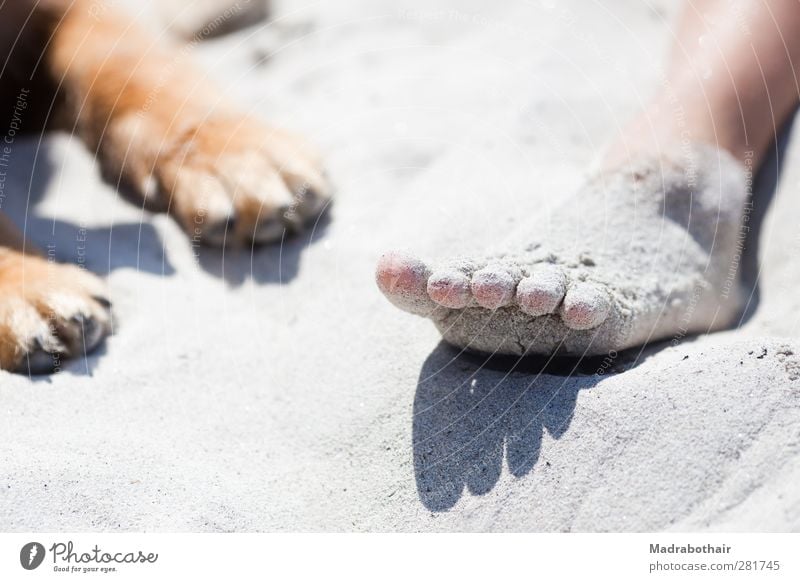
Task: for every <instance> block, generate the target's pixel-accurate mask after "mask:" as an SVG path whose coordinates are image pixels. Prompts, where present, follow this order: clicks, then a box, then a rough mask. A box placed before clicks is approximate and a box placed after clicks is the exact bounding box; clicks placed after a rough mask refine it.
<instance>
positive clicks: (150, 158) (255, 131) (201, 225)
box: [0, 0, 328, 369]
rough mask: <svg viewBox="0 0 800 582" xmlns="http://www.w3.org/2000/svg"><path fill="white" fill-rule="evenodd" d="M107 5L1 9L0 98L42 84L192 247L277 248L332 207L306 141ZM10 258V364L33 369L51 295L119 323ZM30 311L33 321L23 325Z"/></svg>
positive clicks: (3, 297) (6, 309)
mask: <svg viewBox="0 0 800 582" xmlns="http://www.w3.org/2000/svg"><path fill="white" fill-rule="evenodd" d="M95 3H96V2H95V0H75V1H71V0H45V1H44V2H39V3H38V4H37V3H36V2H35V1H34V0H10V2H6V3H4V4H2V5H0V51H2V55H9V56H10V59H9V61H10V62H11V63H12V65H13V67H12V69H9V70H8V71H7V72H6V73H5V74H4V76H3V79H2V80H3V81H6V80H8V79H11V80H13V82H12V83H10V84H9V85H8V86H6V83H4V84H3V85H0V94H2V95H4V96H5V97H6V98H9V95H14V94H15V93H14V91H15V90H16V89H17V87H18V86H21V85H24V84H27V83H29V82H30V83H35V84H36V91H35V93H36V95H37V96H38V99H39V100H40V101H42V103H41V105H42V109H45V111H46V113H47V114H46V115H45V116H43V119H44V121H47V122H48V123H49V124H50V125H53V124H55V123H58V124H59V125H60V126H62V127H65V128H66V129H67V130H68V131H73V132H75V133H76V134H78V135H79V136H80V137H81V138H82V139H83V140H84V142H85V143H86V145H87V146H88V147H89V148H90V149H91V150H92V151H94V152H96V155H97V156H98V159H99V161H100V165H101V167H102V170H103V173H104V175H105V177H106V179H108V180H109V181H111V182H112V183H115V184H118V185H120V186H121V187H122V188H125V189H127V190H130V191H131V192H132V193H133V194H134V195H136V196H139V197H141V199H142V200H143V201H144V202H146V203H147V204H148V206H149V207H150V208H152V209H155V210H162V211H169V212H170V213H172V214H173V215H174V216H175V218H176V219H177V221H178V222H179V223H180V224H181V226H182V227H183V228H184V230H185V231H186V232H187V234H188V235H189V236H190V237H192V238H193V239H194V240H197V241H202V242H204V243H208V244H214V245H219V244H223V243H224V244H230V243H233V244H240V243H246V242H250V241H254V242H270V241H272V240H276V239H278V238H280V237H281V235H282V234H283V232H284V229H290V230H295V229H298V228H300V227H301V226H302V224H303V223H304V222H305V221H308V220H310V219H311V218H313V217H315V216H316V215H317V214H318V213H319V212H320V211H321V209H322V208H323V207H324V205H325V204H326V202H327V199H328V186H327V184H326V182H325V179H324V177H323V172H322V169H321V166H320V160H319V156H318V155H317V154H316V153H314V151H313V150H312V149H311V148H310V147H309V146H308V145H307V144H306V143H305V142H304V141H303V140H302V139H300V138H299V137H296V136H294V135H292V134H290V133H288V132H285V131H283V130H278V129H276V128H273V127H271V126H269V125H267V124H266V123H264V122H263V121H261V120H259V119H254V118H252V117H248V116H245V115H243V114H241V113H239V112H238V111H237V109H236V107H235V106H234V105H232V104H230V103H229V102H228V100H227V99H226V98H225V97H224V96H223V95H221V93H220V92H219V90H217V89H216V88H215V87H214V86H213V84H212V83H210V82H208V81H207V80H206V79H205V78H204V75H203V74H202V73H201V72H199V71H197V70H196V69H195V68H194V67H193V66H192V65H191V63H190V62H188V60H189V59H188V57H187V55H186V51H182V50H179V48H178V47H177V46H167V45H160V44H158V43H156V41H155V40H154V39H153V38H152V37H151V36H150V35H149V34H148V32H147V31H145V30H143V29H140V28H139V27H138V26H136V25H135V24H134V23H133V22H132V21H131V20H129V19H128V18H127V17H126V16H125V15H124V14H122V13H120V12H116V11H115V10H114V9H113V6H112V7H110V8H107V9H106V8H104V9H103V10H102V11H98V10H96V9H95V8H96V6H95ZM25 22H28V24H27V25H25V26H23V23H25ZM20 31H23V34H21V35H19V36H20V39H19V40H18V39H17V35H18V33H19V32H20ZM2 55H0V56H2ZM40 55H43V58H42V59H41V61H39V59H38V57H39V56H40ZM34 57H35V58H34ZM37 64H38V66H37ZM31 77H32V78H33V81H28V79H30V78H31ZM57 87H58V90H56V88H57ZM43 96H44V98H42V97H43ZM3 103H4V101H3V100H2V99H0V107H3ZM53 104H54V105H55V106H56V107H55V113H56V114H54V113H53V112H52V111H51V109H52V108H51V107H50V105H53ZM7 111H8V107H5V108H4V111H3V112H4V113H5V112H7ZM37 127H38V126H37ZM0 227H2V223H0ZM9 237H11V238H13V235H10V234H9V235H5V236H4V235H2V234H0V244H2V242H3V241H4V240H5V239H8V238H9ZM0 253H2V256H3V259H2V262H0V346H2V347H0V367H1V368H4V369H15V368H16V367H18V366H20V365H21V364H20V363H21V362H22V360H23V359H24V356H25V353H26V350H30V349H32V348H31V346H32V345H33V340H32V339H31V337H33V335H35V333H38V331H37V330H40V328H41V326H40V322H39V321H38V320H37V319H36V318H35V317H33V315H32V314H33V313H38V314H39V315H40V316H41V315H42V313H43V311H48V310H50V311H52V309H51V308H52V305H50V303H49V301H50V299H48V298H52V297H54V296H55V297H59V293H61V292H62V291H63V292H64V293H66V294H67V295H70V296H71V297H73V298H77V299H80V301H78V300H76V301H75V302H73V303H74V304H75V305H82V303H81V301H83V302H84V303H88V304H89V305H90V306H91V307H90V308H86V309H88V311H89V312H91V314H92V316H93V317H98V318H99V319H98V321H100V323H101V327H102V329H104V330H107V328H108V325H107V317H100V315H98V314H100V313H101V312H102V310H101V309H99V307H100V304H98V303H97V302H96V301H94V300H93V299H92V296H91V294H89V292H88V291H87V290H86V289H87V286H91V287H94V288H95V291H97V293H98V294H99V295H102V294H103V293H102V292H100V291H99V289H100V288H101V287H100V285H101V284H100V283H99V281H98V280H97V279H95V278H94V277H92V276H90V275H88V274H86V273H84V272H81V271H80V270H79V269H76V268H71V267H61V266H58V267H56V266H52V265H48V263H47V261H46V260H44V259H41V258H33V257H27V256H24V255H22V254H20V253H17V252H12V251H10V250H7V249H6V250H1V249H0ZM45 267H47V268H45ZM47 273H49V274H51V275H52V273H56V276H55V277H54V278H53V277H51V278H50V279H49V280H48V283H47V289H48V290H49V291H47V292H45V291H43V290H42V289H43V286H42V285H43V283H42V281H41V280H40V279H42V278H44V277H45V275H46V274H47ZM23 280H24V281H25V285H22V283H21V282H22V281H23ZM89 282H91V283H89ZM66 303H69V301H67V302H66ZM84 307H85V306H84ZM81 308H83V307H81ZM20 310H21V311H22V312H24V313H26V314H27V316H26V317H27V319H26V318H23V319H22V320H21V319H20V318H19V317H16V315H15V313H17V312H20ZM65 310H66V308H65V307H63V305H62V306H61V311H62V312H64V313H61V314H59V315H58V316H57V317H56V318H55V321H56V322H57V323H58V325H56V326H55V328H54V329H55V331H54V334H55V335H54V337H55V338H56V339H57V340H58V341H60V342H61V343H62V344H64V345H65V347H66V348H68V349H67V350H66V351H65V352H64V353H67V354H72V353H76V352H75V349H72V348H73V347H74V346H72V345H71V344H73V343H74V341H73V340H74V338H73V337H72V336H71V335H70V334H71V333H72V331H74V330H72V331H71V329H72V328H70V327H69V326H65V325H63V321H61V319H59V318H60V317H62V316H63V317H68V316H69V314H67V313H66V311H68V310H66V311H65ZM15 318H16V319H15ZM23 320H24V321H23ZM20 321H23V323H20ZM25 322H28V323H25ZM26 325H27V327H26ZM59 334H62V335H64V337H63V338H62V337H61V335H59Z"/></svg>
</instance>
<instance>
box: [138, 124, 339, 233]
mask: <svg viewBox="0 0 800 582" xmlns="http://www.w3.org/2000/svg"><path fill="white" fill-rule="evenodd" d="M189 117H192V116H189ZM195 117H197V121H195V122H193V121H191V119H189V120H188V121H187V119H176V120H174V126H175V127H176V129H175V130H174V131H173V130H168V131H167V134H166V136H164V135H159V132H160V133H162V134H163V131H164V130H163V128H158V127H156V126H155V124H154V123H152V120H150V121H149V122H144V123H138V122H136V127H135V128H128V131H127V133H128V135H132V134H136V135H137V137H136V139H128V140H125V143H126V144H130V149H131V152H130V154H129V160H128V163H127V166H128V169H129V170H131V169H133V170H136V169H137V166H138V168H139V169H140V171H138V172H136V173H137V174H138V175H136V176H135V177H134V188H136V189H138V190H139V191H140V193H141V194H142V196H143V197H144V198H145V199H146V200H149V201H151V202H155V203H156V207H157V208H159V207H160V208H161V209H163V210H168V211H169V212H170V213H172V214H173V216H175V218H176V219H177V221H178V222H179V223H180V224H181V226H182V227H183V229H184V230H185V231H186V233H187V234H188V235H189V237H190V238H191V239H192V240H193V241H194V242H202V243H205V244H209V245H213V246H222V245H225V244H242V243H251V242H254V243H269V242H273V241H277V240H280V239H281V238H282V237H283V236H284V233H293V232H297V231H300V230H302V229H303V227H304V226H305V225H306V224H308V223H309V222H311V221H313V220H314V219H316V218H317V217H318V216H319V215H320V213H321V212H322V211H323V210H324V208H325V207H326V205H327V204H328V202H329V200H330V188H329V186H328V183H327V180H326V178H325V175H324V171H323V169H322V165H321V161H320V156H319V155H318V154H317V153H316V152H315V151H314V150H313V149H312V148H311V146H309V145H308V144H307V143H306V142H305V141H304V140H303V139H302V138H300V137H298V136H296V135H294V134H291V133H289V132H286V131H284V130H280V129H276V128H273V127H270V126H268V125H266V124H264V123H263V122H261V121H259V120H256V119H253V118H249V117H245V116H242V115H238V114H235V113H233V114H232V113H227V114H221V113H216V114H214V113H212V114H210V115H205V116H204V115H199V114H198V115H195ZM148 132H153V134H154V135H153V139H152V140H148V139H143V137H144V136H143V133H144V134H146V133H148ZM148 142H150V143H163V144H164V146H163V147H161V148H160V149H159V151H158V153H157V154H155V155H154V156H152V153H151V156H152V158H151V160H152V161H151V162H150V163H149V164H136V163H135V158H136V156H137V155H138V153H137V148H139V149H141V147H142V145H141V144H143V143H148ZM137 144H138V145H137ZM126 147H129V146H128V145H126ZM151 147H152V146H151ZM132 158H133V159H132Z"/></svg>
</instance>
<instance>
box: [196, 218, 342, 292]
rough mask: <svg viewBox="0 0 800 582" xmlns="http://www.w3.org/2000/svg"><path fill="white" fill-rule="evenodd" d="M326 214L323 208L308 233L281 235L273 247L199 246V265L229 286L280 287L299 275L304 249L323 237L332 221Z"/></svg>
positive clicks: (310, 225)
mask: <svg viewBox="0 0 800 582" xmlns="http://www.w3.org/2000/svg"><path fill="white" fill-rule="evenodd" d="M329 214H330V212H329V209H328V208H326V210H325V212H323V213H322V214H321V215H320V216H319V217H318V218H317V219H316V221H315V222H314V223H312V224H309V225H308V226H307V230H305V231H304V232H301V233H299V234H295V235H289V234H288V233H284V237H283V239H282V240H281V241H280V242H276V243H273V244H269V245H262V246H253V245H251V246H248V247H244V248H238V249H237V248H224V249H223V248H212V247H200V248H198V249H197V259H198V263H199V264H200V266H201V267H202V268H203V269H204V270H205V271H206V272H207V273H209V274H211V275H214V276H215V277H219V278H220V279H222V280H223V281H225V283H227V284H228V285H230V286H231V287H238V286H240V285H242V284H243V283H244V282H245V281H248V280H252V281H254V282H256V283H258V284H261V285H268V284H273V285H282V284H284V283H287V282H289V281H291V280H292V279H294V278H295V277H296V276H297V274H298V273H299V271H300V262H301V259H302V256H303V252H304V251H305V249H306V248H308V247H310V246H311V245H313V244H315V243H317V242H318V241H319V240H320V239H321V238H322V237H324V236H325V234H326V232H327V230H328V227H329V225H330V222H331V221H330V216H329Z"/></svg>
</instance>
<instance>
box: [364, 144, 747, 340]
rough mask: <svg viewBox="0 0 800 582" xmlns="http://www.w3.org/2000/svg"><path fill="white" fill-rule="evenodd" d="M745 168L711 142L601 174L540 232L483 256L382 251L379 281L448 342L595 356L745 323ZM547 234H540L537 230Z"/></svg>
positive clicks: (524, 231)
mask: <svg viewBox="0 0 800 582" xmlns="http://www.w3.org/2000/svg"><path fill="white" fill-rule="evenodd" d="M746 197H747V187H746V181H745V174H744V170H743V168H742V166H741V165H740V164H739V163H738V162H736V161H735V160H734V159H733V158H732V157H731V156H730V155H729V154H727V153H725V152H723V151H720V150H717V149H714V148H710V147H706V146H700V147H698V148H696V150H695V151H694V154H693V157H692V158H691V163H688V164H687V163H686V159H684V158H683V157H682V156H681V155H680V154H677V153H676V154H675V155H668V156H663V157H661V158H643V159H642V160H641V163H640V164H639V165H638V167H635V168H633V169H626V170H625V171H622V170H616V171H610V172H604V173H602V174H600V175H598V176H597V177H596V178H595V179H593V180H591V181H589V183H588V184H587V185H586V186H585V187H584V188H583V189H582V190H581V191H580V192H578V193H577V194H576V195H575V196H574V197H572V198H571V199H569V200H568V201H566V202H565V204H564V205H563V206H562V207H561V208H560V209H559V210H558V211H557V212H556V214H555V216H554V217H552V218H551V220H550V224H554V225H556V229H553V228H550V227H549V226H548V225H547V223H545V222H544V221H541V220H537V219H536V218H532V219H531V220H530V221H529V222H528V223H527V224H525V225H524V226H523V227H522V228H521V229H520V230H519V231H518V232H517V233H515V234H514V235H512V236H511V237H510V238H509V239H508V240H506V242H505V243H504V244H502V245H500V249H499V250H498V252H496V253H493V254H488V255H487V256H480V257H467V258H456V259H450V260H440V261H434V262H428V261H423V260H421V259H419V258H417V257H416V256H414V255H412V254H408V253H398V252H392V253H387V254H386V255H384V256H383V257H382V258H381V260H380V262H379V264H378V268H377V282H378V286H379V287H380V289H381V291H383V293H384V294H385V295H386V297H387V298H388V299H389V300H390V301H391V302H392V303H394V304H395V305H396V306H398V307H399V308H401V309H403V310H405V311H408V312H411V313H415V314H417V315H421V316H423V317H428V318H430V319H431V320H432V321H433V322H434V323H435V324H436V326H437V327H438V328H439V330H440V331H441V333H442V335H443V337H444V339H445V340H447V341H448V342H450V343H452V344H455V345H456V346H459V347H462V348H466V349H470V350H475V351H480V352H489V353H501V354H514V355H522V354H545V355H547V354H554V353H557V354H571V355H592V354H601V353H606V352H608V351H610V350H621V349H623V348H628V347H631V346H636V345H641V344H644V343H647V342H649V341H653V340H658V339H664V338H667V337H670V336H672V337H675V338H680V337H683V336H684V335H686V334H688V333H699V332H706V331H711V330H714V329H719V328H721V327H725V326H729V325H731V324H732V323H733V322H734V321H735V319H736V317H737V316H738V315H739V313H740V310H741V306H742V300H741V291H740V287H739V273H738V254H737V252H738V251H739V250H740V248H739V247H738V246H737V244H738V242H739V233H740V227H741V224H742V223H741V220H742V216H743V210H744V205H745V202H746ZM545 232H547V233H548V235H547V236H543V233H545Z"/></svg>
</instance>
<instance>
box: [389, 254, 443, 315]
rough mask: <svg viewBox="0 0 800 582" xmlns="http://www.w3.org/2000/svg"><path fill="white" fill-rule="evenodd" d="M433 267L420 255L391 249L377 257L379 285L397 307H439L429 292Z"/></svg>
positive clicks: (417, 310)
mask: <svg viewBox="0 0 800 582" xmlns="http://www.w3.org/2000/svg"><path fill="white" fill-rule="evenodd" d="M429 276H430V269H429V268H428V266H427V265H426V264H425V263H424V262H422V261H421V260H419V259H418V258H416V257H414V256H413V255H410V254H408V253H404V252H397V251H395V252H389V253H386V254H384V255H383V256H382V257H381V258H380V260H379V261H378V267H377V270H376V276H375V278H376V281H377V283H378V288H380V290H381V291H382V292H383V294H384V295H386V297H387V298H388V299H389V301H391V302H392V303H393V304H395V305H396V306H397V307H399V308H401V309H403V310H405V311H409V312H411V313H417V314H427V313H430V311H431V310H432V309H434V308H435V307H436V304H435V303H434V302H433V301H431V299H430V297H429V296H428V293H427V285H428V277H429Z"/></svg>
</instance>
